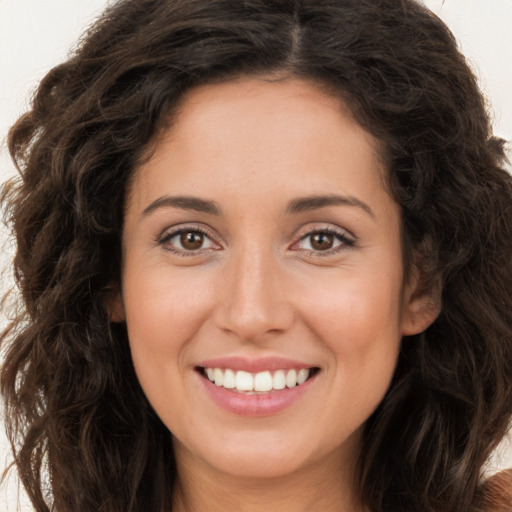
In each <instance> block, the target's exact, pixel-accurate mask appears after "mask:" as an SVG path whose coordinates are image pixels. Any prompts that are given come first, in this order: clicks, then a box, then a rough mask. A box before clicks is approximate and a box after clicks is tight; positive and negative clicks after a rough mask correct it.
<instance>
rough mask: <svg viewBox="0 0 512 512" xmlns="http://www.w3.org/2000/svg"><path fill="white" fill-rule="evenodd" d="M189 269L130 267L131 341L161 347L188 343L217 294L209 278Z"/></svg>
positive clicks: (127, 304) (128, 313) (127, 306)
mask: <svg viewBox="0 0 512 512" xmlns="http://www.w3.org/2000/svg"><path fill="white" fill-rule="evenodd" d="M197 274H198V272H196V275H195V276H193V275H192V274H191V273H189V272H181V273H173V272H169V271H166V270H165V269H163V270H162V271H159V270H158V269H154V271H153V272H149V271H146V272H144V274H143V278H139V276H138V275H137V274H135V273H131V274H130V272H129V271H128V272H127V273H126V276H125V286H124V288H123V299H124V306H125V313H126V321H127V325H128V332H129V336H130V342H131V343H132V344H133V345H136V344H139V343H140V344H143V345H144V347H145V348H147V349H152V350H157V351H173V350H175V349H176V348H179V346H181V345H183V344H184V343H186V341H187V340H189V339H191V338H192V337H193V336H194V334H195V333H196V331H197V329H199V328H200V326H201V324H202V322H203V321H204V319H205V318H206V317H207V315H208V311H209V309H210V306H211V302H212V298H213V296H214V294H213V293H212V291H211V287H210V286H209V285H208V283H209V280H208V279H207V278H202V277H201V276H198V275H197Z"/></svg>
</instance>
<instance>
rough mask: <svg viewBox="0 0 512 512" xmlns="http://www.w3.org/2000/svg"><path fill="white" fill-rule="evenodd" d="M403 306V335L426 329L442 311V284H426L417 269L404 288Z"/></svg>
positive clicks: (417, 332)
mask: <svg viewBox="0 0 512 512" xmlns="http://www.w3.org/2000/svg"><path fill="white" fill-rule="evenodd" d="M403 298H404V301H403V308H402V336H411V335H413V334H419V333H420V332H423V331H425V330H426V329H427V328H428V327H429V326H430V325H432V323H434V321H435V319H436V318H437V317H438V316H439V313H440V312H441V286H440V284H439V283H432V284H430V285H429V286H425V283H424V282H423V279H421V278H420V276H419V271H418V270H417V269H416V270H415V271H414V272H413V275H412V276H411V278H410V279H409V282H408V284H407V285H406V286H405V290H404V297H403Z"/></svg>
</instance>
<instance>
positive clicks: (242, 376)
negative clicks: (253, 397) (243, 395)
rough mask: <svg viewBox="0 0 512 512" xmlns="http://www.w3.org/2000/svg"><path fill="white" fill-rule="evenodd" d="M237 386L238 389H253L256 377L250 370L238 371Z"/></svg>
mask: <svg viewBox="0 0 512 512" xmlns="http://www.w3.org/2000/svg"><path fill="white" fill-rule="evenodd" d="M235 387H236V389H238V391H253V390H254V377H253V376H252V374H251V373H249V372H242V371H239V372H236V377H235Z"/></svg>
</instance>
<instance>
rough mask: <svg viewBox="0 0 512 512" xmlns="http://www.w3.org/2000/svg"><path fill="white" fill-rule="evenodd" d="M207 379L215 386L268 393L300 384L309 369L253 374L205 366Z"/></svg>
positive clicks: (307, 374) (304, 379)
mask: <svg viewBox="0 0 512 512" xmlns="http://www.w3.org/2000/svg"><path fill="white" fill-rule="evenodd" d="M205 373H206V376H207V377H208V379H209V380H210V381H211V382H213V383H214V384H215V385H216V386H219V387H220V386H222V387H224V388H226V389H233V390H236V391H240V392H251V391H254V392H256V393H268V392H270V391H272V390H275V391H279V390H282V389H284V388H293V387H295V386H300V385H301V384H303V383H304V382H305V381H306V380H307V379H308V377H309V374H310V369H309V368H301V369H300V370H294V369H291V370H277V371H275V372H274V374H273V375H272V373H271V372H270V371H268V370H267V371H263V372H258V373H255V374H252V373H249V372H245V371H242V370H239V371H235V370H231V369H229V368H227V369H225V370H223V369H222V368H205Z"/></svg>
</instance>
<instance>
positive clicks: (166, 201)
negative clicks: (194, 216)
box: [142, 196, 221, 216]
mask: <svg viewBox="0 0 512 512" xmlns="http://www.w3.org/2000/svg"><path fill="white" fill-rule="evenodd" d="M164 207H173V208H180V209H182V210H193V211H196V212H200V213H207V214H210V215H221V209H220V207H219V205H218V204H217V203H216V202H215V201H209V200H207V199H200V198H198V197H193V196H162V197H159V198H158V199H155V200H154V201H153V202H152V203H151V204H150V205H149V206H147V207H146V208H144V210H143V211H142V215H143V216H146V215H149V214H150V213H152V212H154V211H155V210H157V209H159V208H164Z"/></svg>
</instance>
